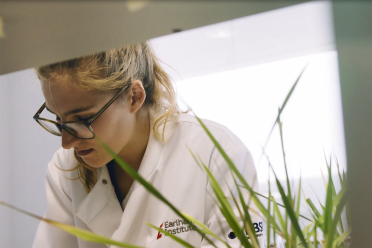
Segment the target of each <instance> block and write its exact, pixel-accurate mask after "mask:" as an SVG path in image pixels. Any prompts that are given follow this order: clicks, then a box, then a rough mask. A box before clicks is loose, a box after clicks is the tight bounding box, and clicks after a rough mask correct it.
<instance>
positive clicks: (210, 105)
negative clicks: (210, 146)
mask: <svg viewBox="0 0 372 248" xmlns="http://www.w3.org/2000/svg"><path fill="white" fill-rule="evenodd" d="M307 63H308V66H307V68H306V70H305V72H304V74H303V76H302V78H301V80H300V81H299V83H298V85H297V87H296V89H295V91H294V93H293V94H292V97H291V99H290V100H289V102H288V103H287V106H286V108H285V110H284V111H283V113H282V117H281V121H282V123H283V136H284V147H285V152H286V158H287V165H288V167H289V174H290V176H291V175H292V176H293V177H294V178H297V177H298V176H299V175H302V178H311V177H319V176H321V172H320V169H322V170H323V171H324V172H325V171H326V164H325V159H324V154H323V148H324V151H325V154H326V155H327V157H329V154H330V152H335V154H336V155H337V158H338V161H339V163H340V166H341V169H342V168H344V167H345V165H346V157H345V156H346V155H345V154H346V153H345V142H344V136H343V121H342V108H341V98H340V88H339V79H338V67H337V53H336V52H334V51H333V52H326V53H321V54H315V55H311V56H306V57H299V58H294V59H288V60H282V61H277V62H273V63H267V64H262V65H258V66H252V67H247V68H242V69H237V70H231V71H225V72H221V73H215V74H211V75H205V76H202V77H196V78H191V79H187V80H183V81H180V82H177V89H178V93H179V95H180V97H181V98H182V99H183V100H184V101H185V102H186V103H187V104H188V105H189V106H191V107H192V108H193V110H194V112H195V113H196V114H197V115H198V116H200V117H202V118H206V119H210V120H213V121H216V122H219V123H221V124H223V125H225V126H227V127H228V128H229V129H231V130H232V131H233V132H234V133H235V134H236V135H237V136H238V137H239V138H240V139H241V140H242V141H243V142H244V143H245V144H246V146H247V147H248V148H249V149H250V150H251V152H252V154H253V157H254V159H255V162H256V167H257V169H258V174H259V180H260V182H265V181H266V180H267V175H268V172H267V170H268V163H267V160H266V159H262V160H261V161H259V158H260V156H261V145H263V144H264V143H265V141H266V138H267V136H268V134H269V132H270V129H271V127H272V125H273V124H274V122H275V119H276V116H277V112H278V106H281V105H282V103H283V102H284V99H285V97H286V95H287V94H288V92H289V90H290V88H291V87H292V85H293V84H294V82H295V80H296V78H297V77H298V76H299V74H300V72H301V71H302V69H303V68H304V67H305V65H306V64H307ZM266 153H267V154H268V156H269V157H270V160H271V163H272V165H273V167H274V169H275V171H276V173H277V175H278V177H279V178H281V179H283V178H284V177H285V170H284V163H283V156H282V150H281V145H280V135H279V129H278V127H276V128H275V130H274V132H273V134H272V136H271V138H270V141H269V142H268V145H267V148H266Z"/></svg>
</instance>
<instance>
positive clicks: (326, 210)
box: [0, 71, 351, 248]
mask: <svg viewBox="0 0 372 248" xmlns="http://www.w3.org/2000/svg"><path fill="white" fill-rule="evenodd" d="M302 73H303V71H302V72H301V74H300V76H299V77H298V78H297V80H296V81H295V83H294V85H293V86H292V88H291V90H290V92H289V93H288V95H287V97H286V98H285V101H284V102H283V104H282V106H281V107H280V108H279V109H278V116H277V118H276V121H275V123H274V126H273V128H272V129H271V131H270V134H269V137H270V135H271V133H272V131H273V130H274V127H275V125H278V126H279V131H280V138H281V148H282V155H283V160H284V166H285V172H286V190H287V191H285V188H284V187H283V185H282V184H281V182H280V181H279V180H278V178H277V176H276V174H275V171H274V169H273V168H272V166H271V163H270V161H269V159H268V157H267V156H266V158H267V159H268V162H269V165H270V168H271V170H272V172H273V174H274V176H275V182H276V187H277V189H278V190H279V193H280V197H281V201H282V203H283V204H280V203H278V202H277V201H276V200H275V199H274V197H273V196H272V194H271V192H272V185H271V184H270V181H269V182H268V184H269V185H268V186H269V195H268V196H263V195H261V194H259V193H257V192H255V191H254V190H253V189H252V188H251V186H250V185H249V184H248V183H247V181H246V180H245V178H244V177H243V176H242V175H241V173H240V172H239V170H238V169H237V168H236V166H235V165H234V163H233V162H232V160H231V159H230V158H229V157H228V155H227V153H226V152H225V151H224V150H223V148H222V146H221V145H220V144H219V143H218V141H217V140H216V139H215V138H214V137H213V135H212V134H211V132H210V131H209V130H208V128H207V127H206V126H205V125H204V123H203V122H202V120H201V119H199V118H198V117H197V116H196V119H197V120H198V122H199V123H200V125H201V126H202V128H203V129H204V130H205V132H206V134H207V135H208V136H209V138H210V139H211V141H212V142H213V143H214V145H215V147H216V149H217V150H218V151H219V152H220V154H221V155H222V157H223V158H224V160H225V161H226V163H227V165H228V166H229V169H230V173H231V176H232V177H233V179H234V184H235V185H234V186H235V187H236V188H237V189H238V197H239V198H238V199H236V198H235V196H234V195H233V194H231V196H227V195H225V194H224V192H223V190H222V186H221V185H219V183H218V181H217V180H216V178H215V177H214V175H213V174H212V173H211V171H210V170H209V169H208V167H207V166H206V165H205V164H204V163H203V161H201V160H200V158H199V157H198V155H197V154H195V153H193V152H192V151H191V150H190V149H189V151H190V152H191V154H192V156H193V157H194V159H195V161H196V163H197V164H198V165H199V166H200V168H201V169H203V170H204V171H205V172H206V175H207V176H208V178H209V181H210V184H211V187H212V189H213V193H214V196H215V202H216V205H217V206H218V208H219V209H220V211H221V213H222V214H223V216H224V217H225V219H226V221H227V222H228V224H229V226H230V227H231V229H232V230H233V231H234V233H236V234H237V235H236V236H237V238H238V239H239V241H240V243H241V246H242V247H246V248H257V247H259V243H258V239H257V237H256V235H255V230H254V228H253V225H252V218H251V213H253V212H254V211H253V210H251V209H249V207H248V206H249V204H248V203H246V202H245V201H244V197H243V195H244V194H247V193H248V194H249V196H250V200H251V201H252V202H253V203H254V204H255V206H256V207H257V208H258V210H259V211H260V212H261V213H262V215H263V216H264V218H265V219H266V223H267V227H268V228H267V234H266V235H267V237H266V241H267V247H269V246H270V244H269V242H270V238H271V235H273V240H274V242H275V241H276V240H277V236H280V237H282V238H283V239H285V240H286V243H285V247H286V248H294V247H309V248H311V247H318V244H320V246H321V247H325V248H339V247H348V239H349V238H350V235H351V228H350V227H348V223H350V222H349V216H350V215H349V209H348V204H347V201H346V199H347V198H346V193H347V178H346V174H345V172H342V174H341V172H340V170H339V165H338V161H337V158H336V162H337V168H338V177H339V178H338V179H339V181H340V184H341V190H340V191H339V192H336V190H335V185H334V181H333V178H332V174H331V171H332V170H331V160H330V162H329V163H328V162H327V159H326V163H327V168H328V170H327V172H328V183H326V184H327V185H326V192H327V194H326V201H325V205H324V206H323V205H321V204H320V206H321V209H318V208H317V207H316V206H315V204H314V203H313V202H312V200H311V199H309V198H307V199H305V202H306V205H307V206H308V209H309V211H310V212H311V215H312V218H311V219H309V218H306V217H304V216H302V215H300V203H301V201H300V198H301V194H300V192H301V181H300V183H299V186H298V189H297V192H295V193H294V194H293V195H292V192H294V191H293V189H292V188H291V186H290V183H289V176H288V171H287V163H286V158H285V149H284V142H283V130H282V125H283V124H282V122H281V120H280V116H281V113H282V112H283V110H284V108H285V106H286V105H287V103H288V101H289V99H290V97H291V95H292V93H293V92H294V90H295V88H296V86H297V84H298V82H299V81H300V78H301V76H302ZM97 140H98V141H99V142H100V144H101V145H102V146H103V147H104V148H105V149H106V150H107V151H108V152H109V153H110V154H111V155H112V157H113V158H114V159H115V161H116V162H117V163H118V164H119V165H120V166H121V168H122V169H123V170H124V171H126V173H128V174H129V175H130V176H132V177H133V178H134V179H135V180H137V181H138V182H139V183H140V184H141V185H142V186H143V187H145V188H146V189H147V190H148V191H149V192H150V193H151V194H152V195H153V196H155V197H156V198H158V199H159V200H160V201H162V202H163V203H165V204H166V205H167V206H168V207H169V208H170V209H171V210H172V211H173V212H174V213H175V214H177V215H178V216H180V217H181V218H182V219H184V220H186V221H188V222H190V223H193V225H194V226H193V228H195V230H196V231H197V232H198V233H199V234H200V236H201V238H205V239H206V240H207V241H208V242H209V243H210V244H211V245H212V246H213V247H217V246H216V245H215V244H214V243H213V242H212V240H211V239H210V237H213V238H215V239H216V240H218V241H220V242H221V244H223V245H224V246H225V247H230V246H229V245H228V244H227V243H226V242H225V241H224V240H223V239H222V238H221V237H218V235H216V234H215V233H213V232H212V231H211V230H209V229H208V227H207V226H205V225H204V224H203V223H202V222H200V221H198V220H196V219H194V218H193V217H192V216H189V215H187V214H185V213H182V212H181V211H179V210H178V209H177V208H176V207H175V206H174V205H173V204H172V203H171V202H170V201H169V200H167V199H166V198H165V197H164V196H163V195H162V194H161V193H160V192H159V191H158V190H157V189H156V188H155V187H153V186H152V185H151V184H150V183H149V182H147V181H146V180H145V179H144V178H142V177H141V176H140V175H139V174H138V172H137V171H136V170H134V169H133V168H132V167H130V166H129V165H128V164H127V163H125V162H124V161H123V160H122V159H120V157H118V155H116V154H115V153H114V152H113V151H112V150H111V149H110V148H109V147H108V146H107V145H106V144H104V143H103V142H102V141H101V140H100V139H98V137H97ZM266 143H267V142H266ZM265 145H266V144H265ZM263 153H264V149H263ZM237 181H239V182H240V183H241V184H242V185H239V184H238V183H237ZM241 189H242V190H244V191H242V190H241ZM229 190H230V193H231V189H229ZM303 195H304V194H303ZM231 197H232V200H233V202H234V205H235V206H231V205H230V203H229V201H228V199H229V198H231ZM304 197H305V195H304ZM262 198H264V199H265V200H267V201H268V204H267V207H265V206H264V203H263V202H262V201H261V200H260V199H262ZM319 203H320V202H319ZM0 204H2V205H5V206H8V207H11V208H13V209H15V210H17V211H19V212H22V213H24V214H28V215H30V216H32V217H34V218H37V219H40V220H42V221H45V222H47V223H49V224H51V225H54V226H55V227H58V228H60V229H61V230H64V231H66V232H69V233H70V234H72V235H75V236H76V237H79V238H82V239H85V240H87V241H91V242H95V243H102V244H115V245H116V246H119V247H129V248H137V246H133V245H129V244H124V243H119V242H117V241H114V240H110V239H108V238H106V237H102V236H98V235H96V234H93V233H91V232H88V231H86V230H82V229H78V228H76V227H73V226H68V225H65V224H63V223H58V222H54V221H51V220H47V219H43V218H42V217H39V216H36V215H33V214H30V213H28V212H26V211H23V210H20V209H17V208H15V207H13V206H10V205H9V204H6V203H4V202H0ZM279 207H281V208H283V209H284V210H285V214H282V213H281V211H280V209H279ZM233 208H236V209H237V210H238V211H239V217H240V220H242V221H243V224H240V223H241V222H240V221H239V218H238V217H237V216H235V213H234V211H233ZM249 210H250V211H249ZM343 214H344V215H346V219H345V218H343V216H342V215H343ZM300 219H303V220H306V221H307V222H308V224H307V225H306V226H304V227H302V228H301V224H300ZM148 225H149V226H150V227H152V228H154V229H156V230H158V231H159V232H161V233H166V231H164V230H163V229H160V228H158V227H156V226H153V225H151V224H148ZM345 229H346V230H345ZM244 231H246V232H247V233H248V235H249V237H250V239H247V238H246V236H245V235H244ZM319 231H320V233H319ZM167 235H168V236H169V237H170V238H172V239H173V240H174V241H175V242H178V243H179V244H181V245H183V246H184V247H193V246H192V245H191V244H189V243H188V242H187V241H185V240H182V239H180V238H179V237H177V236H175V235H172V234H170V233H167Z"/></svg>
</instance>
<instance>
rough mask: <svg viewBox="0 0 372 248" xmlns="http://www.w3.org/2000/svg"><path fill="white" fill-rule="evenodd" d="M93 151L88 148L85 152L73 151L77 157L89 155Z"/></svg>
mask: <svg viewBox="0 0 372 248" xmlns="http://www.w3.org/2000/svg"><path fill="white" fill-rule="evenodd" d="M93 150H94V149H93V148H90V149H87V150H75V151H76V154H77V155H78V156H80V157H83V156H87V155H89V154H90V153H91V152H93Z"/></svg>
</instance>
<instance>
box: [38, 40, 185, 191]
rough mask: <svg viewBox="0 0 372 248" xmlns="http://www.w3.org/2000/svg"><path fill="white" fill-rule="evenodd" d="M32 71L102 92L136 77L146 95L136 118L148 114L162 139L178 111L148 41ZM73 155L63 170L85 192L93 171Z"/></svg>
mask: <svg viewBox="0 0 372 248" xmlns="http://www.w3.org/2000/svg"><path fill="white" fill-rule="evenodd" d="M35 71H36V74H37V75H38V77H39V79H40V80H41V81H42V82H48V81H49V82H50V80H51V79H57V80H58V78H61V77H65V76H70V77H72V78H74V79H76V80H73V81H72V82H73V83H74V84H76V86H78V87H82V88H84V89H86V90H92V89H95V90H98V91H103V92H117V91H119V90H120V89H122V88H123V87H126V86H127V85H128V84H130V83H131V82H133V81H134V80H140V81H141V82H142V84H143V87H144V89H145V91H146V99H145V102H144V104H143V105H142V107H141V108H140V110H139V111H138V114H137V117H139V118H137V120H138V119H141V118H150V123H151V126H152V130H153V133H154V135H155V137H156V138H157V139H158V140H160V141H162V142H164V131H165V125H166V123H167V122H168V121H170V120H172V119H173V118H175V117H176V116H177V115H178V114H179V113H180V112H181V111H180V110H179V107H178V105H177V102H176V93H175V90H174V88H173V85H172V81H171V78H170V77H169V75H168V74H167V73H166V72H165V71H164V70H163V69H162V68H161V67H160V64H159V59H158V58H157V57H156V56H155V55H154V53H153V51H152V48H151V46H150V44H149V42H145V43H140V44H135V45H128V46H125V47H122V48H118V49H111V50H108V51H105V52H100V53H96V54H93V55H88V56H83V57H79V58H75V59H71V60H67V61H63V62H59V63H54V64H50V65H46V66H42V67H39V68H35ZM186 112H187V111H186ZM159 130H161V131H159ZM74 155H75V158H76V160H77V161H78V165H77V166H76V167H75V168H73V169H70V170H64V171H73V170H75V169H77V173H78V177H77V178H75V179H71V180H77V179H80V181H81V182H82V184H83V185H84V187H85V190H86V192H87V193H89V192H90V191H91V190H92V188H93V187H94V185H95V184H96V182H97V171H96V169H95V168H93V167H90V166H89V165H88V164H86V163H85V162H84V161H83V160H82V159H81V158H80V157H79V156H78V155H77V154H76V151H75V152H74ZM60 169H61V168H60ZM61 170H62V169H61Z"/></svg>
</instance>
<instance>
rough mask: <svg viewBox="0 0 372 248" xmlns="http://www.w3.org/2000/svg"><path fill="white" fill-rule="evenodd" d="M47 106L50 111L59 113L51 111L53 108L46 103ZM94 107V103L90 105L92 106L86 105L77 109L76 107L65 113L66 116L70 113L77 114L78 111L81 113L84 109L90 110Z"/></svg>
mask: <svg viewBox="0 0 372 248" xmlns="http://www.w3.org/2000/svg"><path fill="white" fill-rule="evenodd" d="M45 108H46V109H47V110H48V111H49V112H51V113H53V114H55V115H57V114H56V113H54V112H53V111H51V110H50V109H49V108H48V107H47V106H46V105H45ZM92 108H94V105H90V106H86V107H81V108H77V109H74V110H71V111H68V112H67V113H65V114H64V116H69V115H73V114H77V113H80V112H83V111H87V110H90V109H92Z"/></svg>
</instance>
